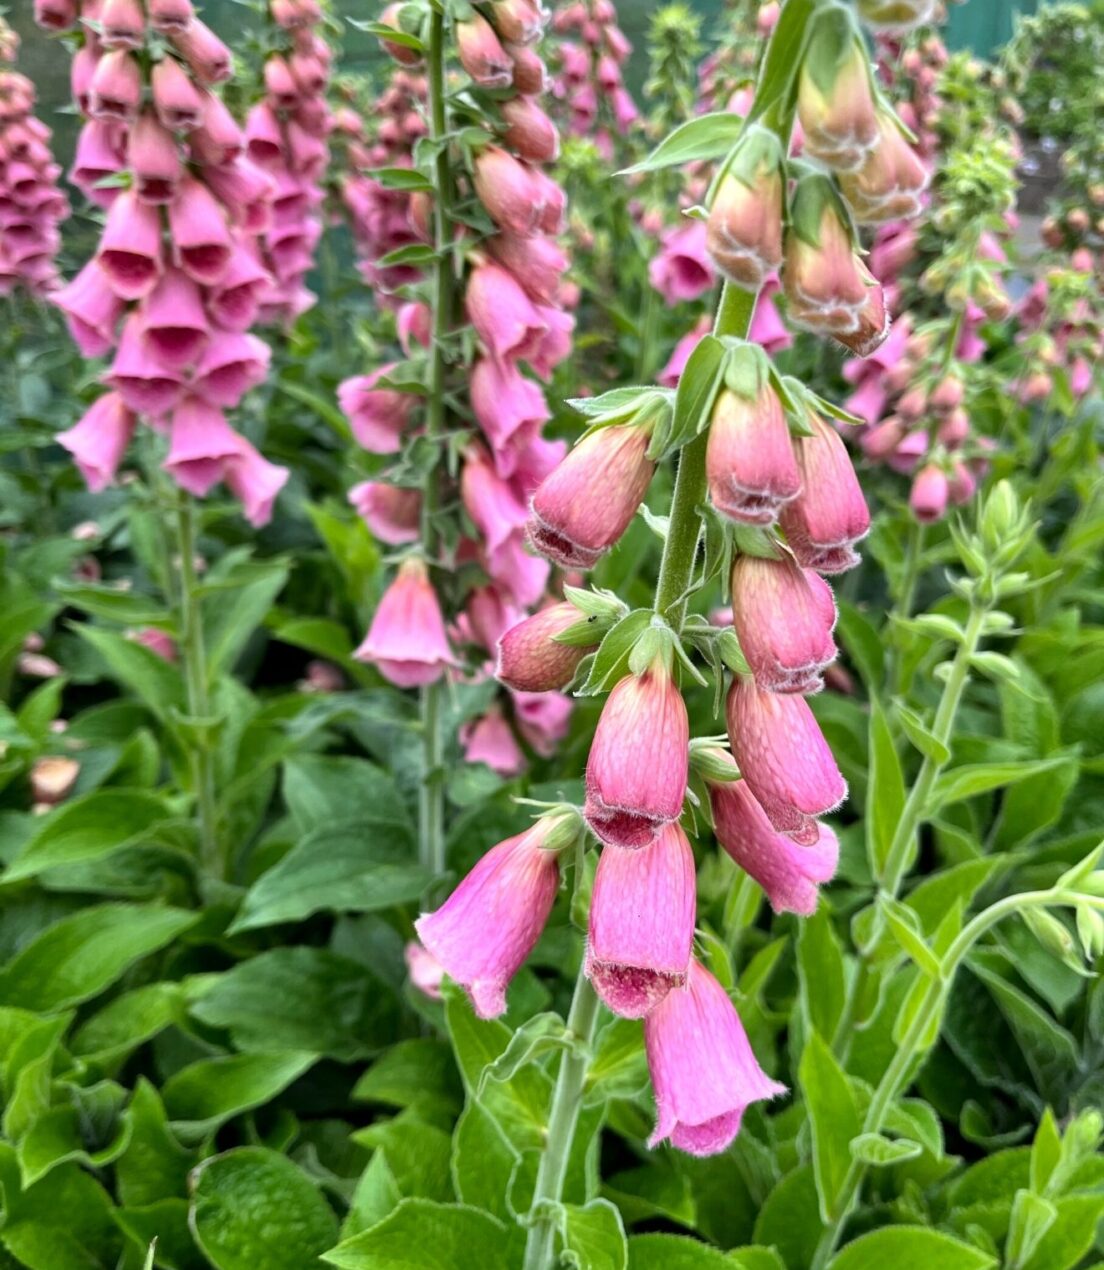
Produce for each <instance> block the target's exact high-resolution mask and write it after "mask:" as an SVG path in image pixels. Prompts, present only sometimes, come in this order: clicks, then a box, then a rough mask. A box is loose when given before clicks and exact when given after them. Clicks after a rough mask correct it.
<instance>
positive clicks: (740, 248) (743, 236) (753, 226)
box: [705, 128, 784, 291]
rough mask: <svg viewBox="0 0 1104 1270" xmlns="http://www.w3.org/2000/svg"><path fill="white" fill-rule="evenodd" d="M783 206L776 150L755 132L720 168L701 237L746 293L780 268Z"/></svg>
mask: <svg viewBox="0 0 1104 1270" xmlns="http://www.w3.org/2000/svg"><path fill="white" fill-rule="evenodd" d="M783 205H784V191H783V183H782V155H781V150H780V147H779V145H778V142H777V140H776V139H775V138H774V137H773V136H772V135H771V134H770V133H768V132H766V131H765V130H764V129H761V128H755V129H753V130H752V131H751V132H750V133H749V134H748V135H747V139H746V140H745V141H743V142H742V143H741V144H740V145H739V146H737V149H736V152H735V153H734V155H733V157H732V159H731V160H730V162H729V163H728V165H727V167H726V168H725V171H724V174H723V176H722V177H721V180H720V183H719V184H718V186H717V192H716V194H715V195H714V196H713V203H712V206H711V207H710V210H709V220H708V221H707V222H706V237H705V244H706V249H707V250H708V252H709V254H710V256H711V257H712V259H713V263H714V264H715V265H716V266H717V269H718V270H719V271H720V272H721V273H722V274H724V275H725V276H726V277H728V278H730V279H731V280H732V281H733V282H735V283H736V284H737V285H738V286H741V287H744V288H745V289H746V290H748V291H758V290H759V289H760V288H761V287H762V286H763V284H764V282H765V281H766V279H767V275H768V274H769V273H771V272H773V271H774V270H775V269H777V268H778V267H779V266H780V265H781V263H782V214H783Z"/></svg>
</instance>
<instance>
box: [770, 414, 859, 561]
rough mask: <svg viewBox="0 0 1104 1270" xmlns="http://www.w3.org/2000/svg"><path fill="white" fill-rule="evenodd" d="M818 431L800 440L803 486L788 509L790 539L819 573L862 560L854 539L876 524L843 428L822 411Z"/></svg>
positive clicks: (815, 424)
mask: <svg viewBox="0 0 1104 1270" xmlns="http://www.w3.org/2000/svg"><path fill="white" fill-rule="evenodd" d="M809 424H810V426H811V427H812V429H813V435H812V436H810V437H802V438H800V439H799V440H798V442H797V460H798V464H799V466H800V468H801V474H802V492H801V494H800V496H799V497H798V498H795V499H794V500H793V501H792V502H790V503H789V504H787V506H786V507H785V508H784V509H783V512H782V518H781V520H782V528H783V529H784V530H785V533H786V541H787V542H788V543H789V545H790V549H791V550H792V551H793V553H794V555H795V556H796V557H797V559H798V561H799V562H800V563H801V564H803V565H804V566H805V567H806V568H807V569H815V570H816V571H817V572H818V573H844V572H846V571H847V570H848V569H851V568H854V566H855V565H857V564H858V563H859V556H858V553H857V552H856V551H855V547H854V544H855V543H856V542H858V541H859V540H860V539H862V538H864V537H865V536H866V534H867V532H868V531H869V529H870V512H869V510H868V508H867V506H866V500H865V499H864V498H863V492H862V487H861V486H860V485H859V481H858V478H857V477H856V475H855V469H854V468H853V467H852V465H851V459H850V457H849V456H848V453H847V448H846V447H845V446H844V444H843V441H842V440H841V438H840V436H839V433H838V432H836V430H835V428H833V427H831V425H829V424H828V423H826V422H825V421H824V420H823V419H821V418H819V416H816V415H810V416H809Z"/></svg>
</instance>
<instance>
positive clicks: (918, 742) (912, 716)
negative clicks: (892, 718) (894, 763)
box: [894, 701, 951, 767]
mask: <svg viewBox="0 0 1104 1270" xmlns="http://www.w3.org/2000/svg"><path fill="white" fill-rule="evenodd" d="M894 712H895V714H896V715H897V721H898V723H900V725H901V730H902V731H903V732H904V734H905V736H907V737H908V739H909V740H910V741H911V742H912V744H913V745H914V746H915V747H916V748H917V749H918V750H919V751H920V753H921V754H923V756H924V757H925V758H930V759H931V760H932V762H933V763H938V764H939V766H940V767H942V766H943V764H944V763H948V762H950V758H951V751H950V750H949V749H948V748H947V746H945V745H944V744H943V742H942V741H941V740H940V739H939V738H938V737H937V736H936V735H935V733H934V732H932V731H931V729H930V728H929V727H928V726H927V724H926V723H925V722H924V721H923V719H921V718H920V716H919V715H918V714H917V713H916V711H915V710H910V709H909V707H908V706H906V705H905V704H904V702H901V701H898V702H895V703H894Z"/></svg>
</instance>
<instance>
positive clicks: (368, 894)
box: [230, 821, 428, 933]
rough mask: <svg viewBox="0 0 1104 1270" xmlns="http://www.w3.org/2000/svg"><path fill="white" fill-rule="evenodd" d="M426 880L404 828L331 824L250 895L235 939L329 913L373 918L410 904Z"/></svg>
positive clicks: (297, 848) (292, 853) (310, 836)
mask: <svg viewBox="0 0 1104 1270" xmlns="http://www.w3.org/2000/svg"><path fill="white" fill-rule="evenodd" d="M427 881H428V875H427V874H426V872H425V870H424V869H423V868H422V866H421V865H420V864H419V863H418V862H417V860H416V859H415V857H414V852H413V847H412V845H411V843H410V839H409V837H408V835H407V834H406V832H405V831H404V830H403V829H402V828H401V827H400V826H394V825H391V826H386V825H379V826H377V827H375V828H374V829H373V828H371V827H366V826H365V825H364V823H363V821H360V822H357V823H354V824H348V823H346V824H340V823H339V824H332V825H328V826H322V827H319V828H317V829H314V830H312V831H311V832H310V833H308V834H307V835H306V836H305V837H304V838H303V839H302V840H301V841H300V842H298V843H297V844H296V845H295V846H294V847H293V848H292V849H291V850H290V851H289V852H288V854H287V855H286V856H284V857H283V859H282V860H281V861H280V862H279V863H278V864H277V865H275V866H274V867H273V868H271V869H269V870H268V872H267V873H265V874H264V875H263V876H262V877H260V878H259V879H258V880H257V881H256V882H255V883H254V885H253V886H252V887H251V889H250V890H249V892H248V893H247V895H246V897H245V900H244V902H243V904H242V909H241V913H240V915H239V916H238V918H237V919H236V920H235V922H234V924H233V925H232V926H231V928H230V930H231V933H236V932H239V931H243V930H255V929H256V928H258V927H261V926H274V925H276V924H277V923H279V922H298V921H302V920H303V919H304V918H307V917H310V916H311V914H313V913H317V912H320V911H322V910H326V909H329V910H331V911H333V912H339V913H373V912H378V911H379V910H380V909H386V908H392V907H393V906H394V905H396V904H409V903H413V902H414V901H415V900H417V899H418V898H419V897H420V896H421V894H422V892H423V891H424V890H425V885H426V882H427Z"/></svg>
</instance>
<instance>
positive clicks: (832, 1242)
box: [811, 886, 1104, 1270]
mask: <svg viewBox="0 0 1104 1270" xmlns="http://www.w3.org/2000/svg"><path fill="white" fill-rule="evenodd" d="M1072 904H1085V905H1088V906H1089V907H1090V908H1095V909H1098V910H1099V909H1101V908H1104V898H1102V897H1099V896H1093V895H1086V894H1081V893H1079V892H1073V891H1067V890H1064V889H1063V888H1061V887H1057V886H1056V887H1053V888H1051V889H1050V890H1048V891H1024V892H1022V893H1021V894H1019V895H1007V896H1005V897H1004V899H1001V900H997V901H996V902H995V903H993V904H990V905H989V907H988V908H986V909H983V910H982V911H981V912H980V913H978V914H977V915H976V916H974V917H973V918H972V919H971V920H970V921H969V922H967V923H966V925H965V926H964V927H963V928H962V930H961V931H960V932H959V933H958V936H957V937H956V938H955V940H954V942H953V943H952V944H951V946H950V947H949V948H948V949H947V952H946V954H945V955H944V956H943V958H942V960H941V962H940V973H939V977H938V978H933V979H931V980H930V981H929V983H928V988H927V991H926V992H925V993H924V996H923V999H922V1000H921V1002H920V1005H919V1007H918V1009H917V1011H916V1014H915V1016H914V1017H913V1020H912V1022H911V1023H910V1024H909V1028H908V1031H907V1032H906V1033H905V1035H904V1036H903V1037H902V1038H901V1042H900V1044H899V1045H898V1046H897V1048H896V1049H895V1050H894V1053H893V1058H892V1059H891V1060H890V1064H889V1066H888V1067H887V1068H886V1070H885V1073H884V1075H883V1076H882V1079H881V1080H880V1081H879V1082H878V1087H877V1088H876V1089H875V1091H874V1095H873V1097H872V1098H871V1100H870V1106H869V1107H868V1108H867V1113H866V1118H865V1120H864V1121H863V1132H864V1133H879V1132H880V1131H881V1130H882V1128H883V1127H884V1125H885V1120H886V1116H887V1114H888V1113H889V1110H890V1108H891V1107H892V1106H893V1104H894V1102H895V1101H896V1100H897V1099H898V1098H899V1097H900V1096H901V1094H902V1093H904V1091H905V1089H906V1088H907V1087H908V1083H909V1080H910V1078H911V1076H912V1075H913V1073H914V1071H915V1063H916V1060H917V1058H918V1057H919V1056H920V1054H921V1053H922V1051H923V1050H924V1049H925V1048H927V1046H925V1044H924V1038H925V1037H926V1036H927V1035H928V1034H929V1033H930V1032H931V1029H932V1027H933V1026H934V1024H935V1023H936V1020H937V1019H938V1018H939V1016H940V1014H941V1013H942V1011H943V1007H944V1005H945V1003H946V999H947V995H948V993H949V992H950V990H951V984H952V982H953V980H954V976H955V973H956V971H957V970H958V968H959V966H960V965H961V964H962V962H963V961H964V960H965V958H966V955H967V954H968V953H969V951H970V949H971V948H973V946H974V944H976V943H977V942H978V940H979V939H980V938H981V937H982V936H983V935H984V934H985V933H986V932H987V931H989V930H991V929H992V928H993V927H994V926H996V925H997V923H998V922H1000V921H1002V920H1003V919H1004V918H1005V917H1009V916H1012V915H1013V914H1016V913H1021V912H1023V910H1024V909H1027V908H1053V907H1057V906H1061V905H1072ZM866 1168H867V1166H866V1165H865V1164H864V1163H862V1161H860V1160H857V1159H854V1158H853V1159H852V1161H851V1164H850V1166H849V1168H848V1170H847V1172H846V1174H845V1175H844V1179H843V1181H842V1182H841V1183H840V1189H839V1192H838V1193H837V1194H836V1196H834V1197H833V1199H832V1202H831V1203H830V1204H829V1205H828V1209H829V1211H830V1212H831V1213H832V1220H831V1221H830V1222H829V1223H828V1225H827V1226H826V1227H825V1228H824V1231H823V1232H822V1234H821V1237H820V1240H819V1242H818V1244H817V1247H816V1252H815V1253H814V1255H813V1260H812V1263H811V1270H824V1267H825V1266H827V1265H828V1262H829V1261H830V1260H831V1257H832V1254H833V1253H834V1252H835V1249H836V1245H837V1244H838V1242H839V1237H840V1234H841V1233H842V1230H843V1226H844V1223H845V1222H846V1220H847V1218H848V1216H849V1215H850V1213H851V1210H852V1209H853V1207H854V1205H855V1201H856V1200H857V1198H858V1195H859V1191H860V1189H861V1187H862V1183H863V1179H864V1178H865V1176H866Z"/></svg>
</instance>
